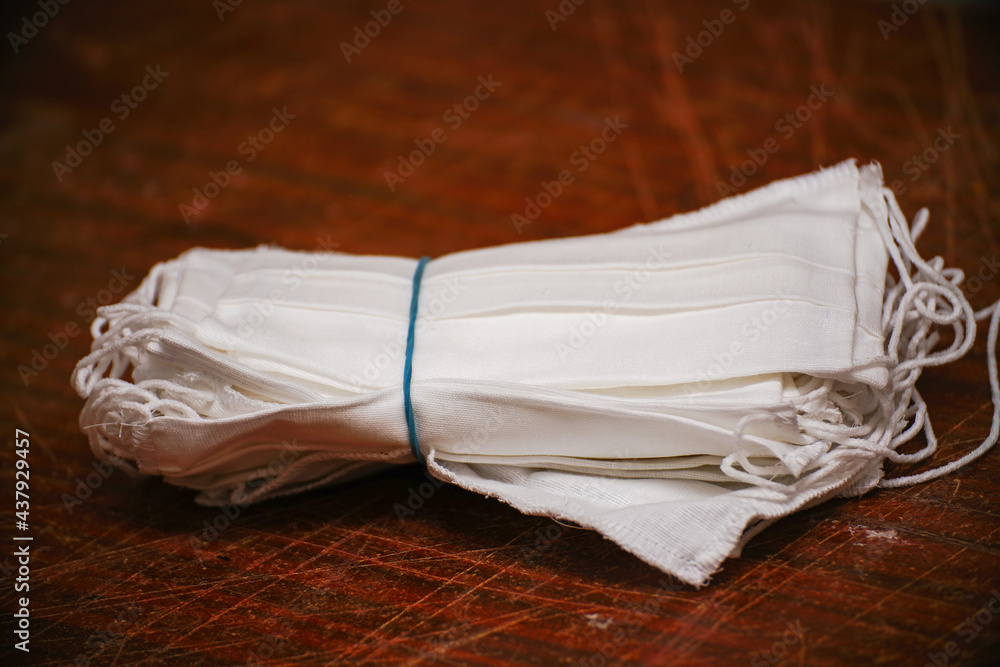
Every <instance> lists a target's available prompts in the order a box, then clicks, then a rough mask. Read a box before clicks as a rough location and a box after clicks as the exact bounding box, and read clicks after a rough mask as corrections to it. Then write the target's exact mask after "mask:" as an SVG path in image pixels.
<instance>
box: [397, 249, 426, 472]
mask: <svg viewBox="0 0 1000 667" xmlns="http://www.w3.org/2000/svg"><path fill="white" fill-rule="evenodd" d="M430 259H431V258H430V257H426V256H424V257H421V258H420V260H419V261H418V262H417V268H416V270H415V271H414V272H413V296H412V297H410V326H409V329H407V331H406V362H405V365H404V366H403V409H404V410H405V411H406V430H407V432H408V433H409V436H410V452H412V453H413V457H414V458H415V459H417V462H418V463H420V464H421V465H426V461H424V455H423V453H422V452H421V451H420V442H419V441H418V440H417V423H416V420H415V419H414V418H413V401H412V399H411V398H410V378H411V377H413V337H414V332H415V331H416V325H417V303H418V302H419V300H420V279H421V278H423V276H424V267H425V266H426V265H427V262H429V261H430Z"/></svg>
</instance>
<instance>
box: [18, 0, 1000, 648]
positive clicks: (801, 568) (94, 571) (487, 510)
mask: <svg viewBox="0 0 1000 667" xmlns="http://www.w3.org/2000/svg"><path fill="white" fill-rule="evenodd" d="M42 5H45V6H46V7H48V8H49V11H50V12H51V13H53V15H52V16H51V17H48V16H45V15H44V14H42V15H39V14H38V13H39V12H43V11H44V8H40V7H41V6H42ZM994 7H996V3H980V4H975V3H957V2H956V3H944V2H938V3H933V2H927V3H921V2H917V1H916V0H909V1H908V2H902V1H897V2H896V4H895V5H893V4H891V3H888V2H885V3H883V2H860V1H850V2H840V1H833V0H830V1H828V2H824V1H820V0H817V1H815V2H758V1H757V0H752V1H751V0H734V1H732V2H730V1H724V2H723V1H717V2H694V1H685V2H666V0H649V1H648V2H639V1H636V2H622V3H612V2H607V1H606V0H586V1H583V0H575V2H573V1H572V0H562V2H561V3H560V1H559V0H548V2H538V3H533V2H526V1H522V0H518V1H513V2H491V3H485V2H459V1H458V0H443V1H438V2H423V1H419V0H418V1H415V2H410V1H409V0H398V1H395V0H394V1H393V2H389V1H388V0H385V1H383V0H373V1H371V2H359V1H352V2H338V3H323V2H318V1H316V0H302V1H295V2H280V1H277V0H253V1H251V0H246V1H242V2H238V0H214V1H212V0H199V1H197V2H195V1H191V0H184V1H180V2H170V3H154V2H147V1H141V0H140V1H135V2H128V3H113V2H101V1H96V0H95V1H93V2H82V1H80V0H77V1H76V2H69V3H68V4H60V3H59V2H57V1H56V0H41V2H39V1H38V0H35V1H33V2H8V3H5V8H4V10H3V20H2V29H3V33H4V43H3V44H2V45H0V51H3V52H4V55H3V65H2V70H0V87H2V88H0V89H2V91H3V92H2V94H0V273H2V276H3V278H2V280H3V282H2V289H0V312H2V313H3V319H2V323H0V328H2V335H0V354H2V357H3V358H2V365H0V369H2V373H0V392H2V395H3V408H4V409H3V412H2V422H3V426H2V437H0V440H2V442H3V448H2V453H0V460H2V461H3V473H2V475H0V502H2V505H0V522H2V531H0V536H2V538H3V539H2V540H0V564H2V572H0V579H2V588H0V609H2V613H3V617H2V618H3V621H2V624H0V625H2V627H3V629H4V630H3V633H2V646H0V656H6V657H0V663H3V664H45V665H56V664H59V665H62V664H73V663H75V664H81V665H83V664H94V665H96V664H119V665H125V664H170V665H194V664H206V665H232V664H256V663H268V664H294V665H314V664H334V665H347V664H390V663H391V664H396V663H403V664H431V663H439V664H447V665H467V664H477V665H504V664H531V665H555V664H573V665H594V666H598V665H605V664H644V665H667V664H669V665H702V664H717V665H740V664H747V665H751V666H753V667H757V666H759V665H775V664H785V665H871V664H878V665H883V664H884V665H925V664H932V665H934V664H936V665H943V664H969V665H989V664H1000V620H998V618H997V616H1000V613H995V612H994V611H991V609H990V607H991V605H992V608H993V609H994V610H1000V497H998V489H1000V451H994V452H992V453H991V454H989V455H988V456H986V457H985V458H984V459H982V460H981V461H979V462H977V463H976V464H974V465H972V466H970V467H968V468H967V469H965V470H962V471H961V472H959V473H957V474H954V475H951V476H949V477H946V478H944V479H940V480H937V481H934V482H931V483H928V484H924V485H920V486H915V487H912V488H905V489H901V490H885V491H876V492H873V493H870V494H868V495H867V496H865V497H863V498H860V499H849V500H836V501H832V502H829V503H826V504H824V505H822V506H819V507H816V508H814V509H811V510H809V511H805V512H802V513H800V514H797V515H795V516H792V517H790V518H787V519H784V520H782V521H780V522H778V523H777V524H776V525H774V526H773V527H771V528H769V529H768V530H766V531H765V532H763V533H762V534H760V535H759V536H758V537H756V538H755V539H754V540H753V541H752V542H751V543H750V545H749V546H748V547H747V548H746V550H745V551H744V553H743V554H742V557H740V558H735V559H731V560H729V561H727V562H726V563H725V564H724V566H723V567H722V568H721V570H720V571H719V572H718V573H717V574H716V575H715V577H714V578H713V581H712V583H711V585H710V586H708V587H706V588H703V589H701V590H696V589H693V588H691V587H687V586H681V585H679V584H677V583H676V582H675V581H673V580H671V579H670V578H669V577H666V576H665V575H663V574H661V573H660V572H658V571H655V570H653V569H652V568H650V567H649V566H647V565H645V564H643V563H642V562H640V561H638V560H637V559H635V558H633V557H632V556H630V555H628V554H627V553H625V552H623V551H622V550H621V549H619V548H618V547H617V546H615V545H614V544H613V543H611V542H608V541H606V540H604V539H602V538H601V537H600V536H599V535H596V534H594V533H592V532H587V531H583V530H577V529H572V528H568V527H564V526H562V525H560V524H557V523H554V522H552V521H550V520H547V519H542V518H537V517H527V516H522V515H521V514H519V513H518V512H516V511H515V510H513V509H511V508H510V507H508V506H506V505H503V504H501V503H500V502H497V501H493V500H488V499H485V498H482V497H479V496H477V495H475V494H471V493H468V492H465V491H463V490H461V489H458V488H452V487H447V486H445V487H441V488H435V489H434V490H433V493H430V494H427V495H429V497H427V498H421V499H420V500H421V502H422V505H421V506H420V507H419V509H417V510H416V511H415V512H414V513H413V514H412V516H405V517H400V516H398V515H397V513H396V512H394V510H393V506H394V505H395V504H397V503H406V502H408V499H410V498H411V495H412V494H413V493H417V494H418V495H419V493H420V489H421V484H423V483H424V482H426V480H425V478H424V477H423V474H422V472H421V471H420V470H419V469H418V468H417V467H416V466H407V467H402V468H399V469H397V470H393V471H391V472H388V473H385V474H381V475H377V476H373V477H370V478H367V479H364V480H361V481H358V482H355V483H352V484H349V485H347V486H343V487H338V488H331V489H326V490H323V491H317V492H313V493H309V494H307V495H303V496H299V497H295V498H290V499H287V500H282V501H276V502H268V503H266V504H263V505H260V506H255V507H249V508H245V509H243V510H242V511H241V512H240V513H239V515H238V516H235V517H231V518H226V517H222V518H220V517H219V514H218V510H213V509H205V508H201V507H198V506H197V505H195V503H194V502H193V500H192V494H191V493H189V492H186V491H183V490H179V489H176V488H173V487H171V486H169V485H166V484H164V483H163V482H161V481H159V480H155V479H152V480H136V479H132V478H130V477H129V476H128V475H126V474H125V473H123V472H120V471H114V472H112V473H110V474H107V475H106V474H105V473H106V472H107V471H103V472H102V471H101V470H100V469H99V466H98V464H97V462H96V461H95V459H94V458H93V457H92V455H91V453H90V451H89V449H88V447H87V443H86V439H85V437H84V436H83V435H82V434H81V433H80V431H79V427H78V426H77V415H78V412H79V410H80V408H81V405H82V401H81V400H80V399H79V398H78V397H77V396H76V395H75V393H74V392H73V391H72V390H71V388H70V386H69V375H70V372H71V370H72V369H73V366H74V365H75V363H76V361H77V360H78V359H80V358H81V357H83V356H84V355H85V354H86V352H87V351H88V349H89V345H90V336H89V333H88V332H87V330H86V327H87V324H88V322H89V320H90V319H91V317H92V307H93V306H94V305H96V304H97V303H102V302H108V301H117V300H118V298H120V297H121V295H123V294H124V291H125V289H126V288H127V289H132V288H134V287H135V286H136V285H137V284H138V281H139V279H140V278H141V277H142V276H143V275H145V273H146V272H147V271H148V270H149V268H150V267H151V266H152V265H153V264H154V263H156V262H158V261H162V260H165V259H168V258H171V257H174V256H176V255H177V254H179V253H180V252H182V251H184V250H186V249H188V248H190V247H192V246H209V247H217V248H239V247H248V246H254V245H257V244H261V243H271V244H278V245H282V246H286V247H289V248H297V249H313V248H317V247H318V246H319V244H321V243H327V244H338V245H337V248H338V249H340V250H342V251H347V252H352V253H381V254H403V255H409V256H419V255H424V254H427V255H432V256H434V255H440V254H443V253H447V252H452V251H457V250H463V249H468V248H475V247H482V246H487V245H493V244H499V243H508V242H513V241H519V240H528V239H543V238H552V237H559V236H570V235H578V234H586V233H592V232H602V231H609V230H614V229H618V228H620V227H622V226H625V225H628V224H631V223H634V222H639V221H648V220H653V219H657V218H661V217H665V216H668V215H671V214H673V213H677V212H683V211H687V210H691V209H694V208H698V207H700V206H703V205H706V204H709V203H711V202H713V201H715V200H717V199H719V198H721V196H722V194H723V192H724V191H726V192H728V191H729V190H728V188H731V190H732V191H733V192H745V191H747V190H749V189H751V188H753V187H757V186H760V185H764V184H766V183H768V182H770V181H772V180H774V179H776V178H782V177H788V176H794V175H798V174H801V173H805V172H809V171H812V170H814V169H816V168H817V167H819V166H824V165H830V164H833V163H835V162H838V161H840V160H843V159H846V158H849V157H857V158H858V159H859V160H860V161H862V162H867V161H870V160H878V161H879V162H880V163H881V164H882V166H883V168H884V170H885V175H886V180H887V182H888V183H890V184H893V187H894V189H896V191H897V193H898V196H899V199H900V202H901V205H902V207H903V209H904V211H905V212H906V213H907V215H909V216H912V215H913V214H914V213H915V212H916V211H917V210H918V208H920V207H922V206H927V207H929V209H930V212H931V224H930V227H929V229H928V231H927V232H926V233H925V234H924V236H923V237H922V238H921V239H920V243H919V248H920V250H921V252H922V253H923V254H924V255H925V256H934V255H941V256H942V257H944V258H945V260H946V262H947V263H948V265H950V266H958V267H961V268H962V269H964V270H965V271H966V272H967V274H968V275H969V276H976V277H977V278H978V280H970V282H969V283H967V290H966V292H967V295H968V297H969V299H970V300H971V301H972V303H973V305H974V306H976V307H985V306H987V305H989V304H990V303H991V302H993V301H994V300H996V299H998V298H1000V279H998V278H997V276H998V275H1000V267H998V266H997V265H996V262H997V254H995V253H998V251H1000V248H998V243H997V240H998V235H1000V187H998V186H1000V179H998V174H1000V171H998V167H1000V153H998V141H1000V85H998V84H1000V79H998V76H997V66H998V64H1000V58H998V51H1000V40H998V38H997V35H998V34H1000V20H998V14H997V13H995V11H994V9H993V8H994ZM396 10H398V11H397V13H392V12H393V11H396ZM726 11H728V12H730V13H728V14H725V13H724V12H726ZM908 11H909V12H911V13H907V12H908ZM372 12H375V15H374V18H373V14H372ZM911 14H912V15H911ZM386 17H388V19H387V18H386ZM380 18H381V19H382V20H383V22H384V23H385V25H381V24H378V23H375V24H372V23H371V22H372V21H377V20H378V19H380ZM25 21H27V22H28V23H25ZM31 21H36V22H37V23H40V24H42V27H40V28H37V29H35V30H32V28H31V26H30V25H29V24H30V22H31ZM366 24H367V28H368V30H369V31H370V32H371V33H376V32H377V34H376V35H375V36H374V37H367V38H366V39H367V41H366V39H365V38H362V37H359V32H360V33H361V34H363V32H364V30H365V29H366ZM373 26H374V27H373ZM356 28H357V29H358V31H356V30H355V29H356ZM376 28H377V30H376ZM715 33H718V34H715ZM355 40H356V42H355ZM345 44H346V45H348V46H345ZM692 44H693V45H694V46H692ZM677 54H679V55H680V56H684V57H687V58H688V59H689V61H688V60H684V59H683V58H681V57H679V56H678V55H677ZM348 59H349V62H348ZM147 68H148V69H147ZM679 70H681V71H679ZM481 77H482V78H483V79H484V80H486V81H488V82H490V84H489V88H486V87H481V86H483V85H484V84H482V83H481V81H480V78H481ZM477 87H479V88H478V91H479V98H478V99H477V98H476V92H477ZM123 96H127V99H125V98H123ZM811 96H812V98H811ZM810 102H812V108H810V107H809V104H810ZM455 105H459V108H458V109H456V108H455ZM276 114H277V115H276ZM789 114H791V115H789ZM105 119H106V121H105ZM275 119H277V120H275ZM616 119H617V121H616ZM609 121H610V122H618V123H620V124H622V125H623V126H625V127H623V129H622V131H621V133H620V135H619V136H616V137H615V138H614V139H613V140H612V141H609V142H607V143H606V145H605V147H604V149H603V150H602V152H600V154H593V159H591V158H590V157H581V156H583V155H584V154H583V153H581V152H580V151H581V147H586V146H590V145H591V144H592V142H593V140H594V139H595V138H596V137H598V136H599V135H600V133H601V130H602V128H603V127H604V126H605V123H606V122H609ZM102 123H103V125H102ZM277 127H280V131H271V128H277ZM102 128H103V129H102ZM265 129H268V130H269V132H270V134H269V132H264V131H263V130H265ZM435 132H437V134H436V135H435ZM435 136H436V137H437V138H438V139H439V141H434V140H433V139H432V141H433V147H434V151H433V153H431V154H430V155H427V156H421V155H420V154H419V153H418V154H417V155H418V156H419V157H414V158H413V160H412V162H414V163H415V162H419V163H420V164H417V165H413V167H414V168H413V170H412V173H410V169H409V168H408V167H407V166H405V165H404V166H403V170H402V172H401V171H400V167H401V164H400V160H401V158H400V156H401V155H402V156H404V157H403V159H404V160H407V161H409V160H410V157H409V156H410V154H411V153H412V152H413V151H414V150H419V147H420V145H424V146H425V147H426V146H427V145H428V144H427V140H428V137H435ZM442 137H443V139H441V138H442ZM98 140H99V141H98ZM265 140H267V141H266V142H265ZM253 142H257V144H258V146H255V145H254V143H253ZM421 142H423V143H422V144H421ZM81 144H82V145H81ZM596 145H597V144H595V146H596ZM67 147H71V148H73V150H74V151H76V152H77V154H78V156H79V159H76V158H74V157H73V155H71V154H70V152H71V151H70V150H69V149H68V148H67ZM77 149H78V150H77ZM771 149H774V150H771ZM80 153H86V155H81V154H80ZM762 153H763V156H764V157H763V158H762V157H761V154H762ZM754 156H757V158H758V160H757V161H758V162H760V163H761V164H759V165H758V164H756V163H754V162H747V161H748V160H751V159H752V158H753V157H754ZM251 157H252V158H253V159H252V160H251ZM420 157H422V158H423V159H419V158H420ZM56 162H58V163H60V165H61V166H60V165H54V164H53V163H56ZM73 165H75V166H73ZM227 165H229V167H230V168H231V172H235V173H227V172H226V169H227ZM582 167H585V168H582ZM734 169H736V170H737V171H738V170H740V169H745V171H746V172H750V175H748V176H745V182H744V177H743V176H739V177H737V176H736V175H735V174H736V172H734ZM563 170H569V172H570V174H571V175H572V177H573V181H572V183H570V184H569V185H566V186H565V187H564V188H563V191H562V192H561V194H560V195H559V196H558V197H556V198H555V199H554V200H553V201H552V202H551V203H550V204H549V205H548V206H546V207H544V208H543V209H542V210H540V212H539V214H538V215H537V217H535V218H534V219H533V220H531V221H530V224H521V225H517V224H515V221H514V220H512V216H513V215H515V214H521V215H524V213H525V209H526V207H527V206H528V204H527V203H526V201H525V200H526V198H527V199H537V195H538V194H539V193H540V192H543V182H549V181H552V180H554V179H556V178H557V177H558V175H559V173H560V172H561V171H563ZM389 172H392V173H394V174H395V176H396V177H398V180H397V178H390V177H387V175H386V174H387V173H389ZM213 174H215V182H217V183H221V184H224V187H218V188H213V187H212V186H211V184H212V183H213ZM227 176H228V178H227ZM195 190H197V191H199V192H201V193H202V195H206V196H205V200H204V201H201V200H200V199H198V195H197V194H196V192H195ZM213 195H214V196H213ZM542 200H543V201H544V198H542ZM201 204H204V206H199V205H201ZM187 206H190V207H192V211H193V212H192V211H188V210H187V209H186V208H184V207H187ZM195 209H197V210H195ZM185 218H187V220H186V219H185ZM977 274H978V276H977ZM984 338H985V337H984V336H980V340H979V341H978V342H977V345H976V347H975V348H974V350H973V352H972V353H970V354H969V355H968V357H967V358H966V359H964V360H962V361H960V362H957V363H954V364H951V365H948V366H945V367H941V368H936V369H931V370H928V371H927V372H926V373H925V375H924V377H923V378H922V379H921V381H920V384H919V387H920V390H921V391H922V392H923V393H924V396H925V397H926V399H927V401H928V404H929V405H930V409H931V412H932V417H933V419H934V422H935V424H936V428H937V431H938V434H939V436H940V438H941V452H940V454H939V455H938V457H937V459H936V460H937V461H938V462H941V461H946V460H951V459H953V458H956V457H958V456H959V455H960V454H961V453H962V452H965V451H967V450H969V449H970V448H971V447H974V446H975V445H976V444H977V443H978V442H980V441H981V439H982V438H983V437H985V435H986V433H987V432H988V430H989V425H990V418H991V414H992V410H991V407H990V401H989V391H988V388H987V375H986V367H985V341H984V340H983V339H984ZM46 346H48V347H46ZM664 353H667V354H668V353H669V350H666V351H664ZM36 355H40V356H36ZM49 357H51V358H49ZM15 429H22V430H23V431H26V432H28V433H29V434H30V443H31V444H30V455H29V459H28V460H29V461H30V471H31V477H30V528H29V530H28V531H17V530H16V529H15V527H14V523H15V514H14V509H15V505H14V503H15V478H14V467H15V463H16V461H17V459H18V457H17V456H16V453H15V439H14V434H15ZM930 465H933V463H927V464H922V465H921V466H920V467H919V468H918V469H925V468H927V467H929V466H930ZM95 466H96V467H95ZM88 480H89V481H88ZM426 489H427V487H424V491H426ZM413 502H414V504H417V501H415V500H414V501H413ZM212 522H216V524H217V525H222V526H224V527H223V529H222V530H220V531H218V533H217V534H215V535H213V534H212V533H211V532H210V531H208V530H207V529H206V526H208V525H210V524H211V523H212ZM15 533H16V534H19V535H22V536H23V535H30V536H31V537H33V541H32V542H30V545H31V546H30V553H31V560H30V593H28V595H29V596H30V605H29V606H30V645H29V646H30V654H25V653H23V652H21V651H16V650H14V648H13V646H14V643H15V641H17V638H16V636H15V635H14V634H13V629H14V627H15V626H14V623H13V621H16V619H14V618H13V616H12V614H13V613H14V612H15V611H16V609H17V608H18V604H17V603H18V600H19V598H20V597H21V596H22V595H24V594H23V593H16V592H15V590H14V586H15V583H16V578H17V576H18V574H17V563H16V559H15V556H14V550H15V548H17V545H18V544H20V543H15V542H13V541H12V539H11V537H13V535H14V534H15ZM949 652H950V654H949Z"/></svg>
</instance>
